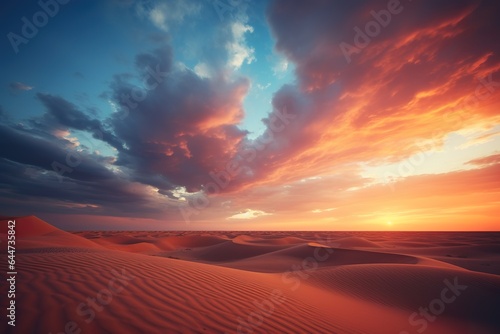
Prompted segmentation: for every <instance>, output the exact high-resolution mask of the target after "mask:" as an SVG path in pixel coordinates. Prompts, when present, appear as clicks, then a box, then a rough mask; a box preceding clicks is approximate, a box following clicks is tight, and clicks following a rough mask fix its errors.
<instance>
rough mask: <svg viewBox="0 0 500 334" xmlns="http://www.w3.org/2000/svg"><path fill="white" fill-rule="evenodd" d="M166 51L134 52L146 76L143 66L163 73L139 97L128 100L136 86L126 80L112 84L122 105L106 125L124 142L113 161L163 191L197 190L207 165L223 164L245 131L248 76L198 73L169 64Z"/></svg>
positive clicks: (213, 167)
mask: <svg viewBox="0 0 500 334" xmlns="http://www.w3.org/2000/svg"><path fill="white" fill-rule="evenodd" d="M170 57H171V54H170V53H169V52H168V51H166V50H157V51H156V52H154V53H148V54H141V55H139V56H138V57H137V65H138V70H139V72H140V73H141V76H143V77H144V78H147V74H148V70H147V68H157V67H158V66H159V68H160V69H161V72H162V73H165V74H164V75H165V82H163V83H161V84H159V85H158V86H157V87H155V88H154V89H151V90H149V91H147V93H146V94H145V95H144V98H143V99H142V100H141V101H136V102H133V101H132V102H131V101H130V98H131V92H132V91H134V89H136V87H134V86H132V85H130V84H128V83H127V82H125V81H123V80H116V81H115V82H114V83H113V85H112V95H113V98H114V101H115V104H116V105H117V106H118V109H119V110H120V111H119V112H117V113H115V114H114V115H113V117H112V118H111V120H110V126H111V127H112V128H113V132H114V134H115V135H116V136H117V137H118V138H119V139H120V140H122V141H123V142H124V145H125V147H126V149H120V150H119V152H118V160H117V165H119V166H123V167H127V168H129V169H130V170H131V171H132V174H133V175H134V177H135V178H136V179H137V180H140V181H141V182H145V183H148V184H151V185H154V186H156V187H158V188H161V189H162V190H163V191H166V190H171V189H174V188H176V187H178V186H183V187H185V188H186V189H187V190H188V191H189V192H195V191H198V190H200V189H201V187H202V185H203V184H206V183H207V182H208V181H209V180H210V178H209V173H210V172H211V171H216V170H220V169H222V168H224V165H225V164H226V162H227V161H229V159H230V158H231V157H232V156H233V155H234V153H235V151H236V150H237V147H238V145H239V143H240V142H241V140H242V139H243V138H244V137H245V135H246V132H244V131H242V130H240V129H239V128H238V127H237V125H238V124H239V122H240V121H241V120H242V118H243V115H244V114H243V107H242V101H243V98H244V96H245V95H246V92H247V91H248V89H249V81H248V80H247V79H245V78H225V77H223V76H220V75H216V76H214V78H202V77H200V76H198V75H196V74H195V73H194V72H192V71H191V70H189V69H186V68H175V67H173V66H172V61H171V58H170ZM150 79H151V78H150ZM124 97H126V98H128V99H129V100H127V99H124ZM153 176H157V177H153Z"/></svg>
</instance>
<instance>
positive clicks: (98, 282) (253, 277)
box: [0, 217, 500, 334]
mask: <svg viewBox="0 0 500 334" xmlns="http://www.w3.org/2000/svg"><path fill="white" fill-rule="evenodd" d="M6 226H7V220H2V221H1V229H0V241H1V243H0V246H1V247H2V253H1V254H2V258H1V259H0V261H1V262H0V272H1V273H2V277H4V276H5V274H6V272H7V271H8V268H7V256H6V248H7V246H6V245H7V234H6V232H7V228H6ZM499 241H500V233H458V232H457V233H451V232H450V233H448V232H446V233H445V232H439V233H438V232H234V231H232V232H231V231H230V232H120V231H117V232H112V231H97V232H94V231H92V232H77V233H68V232H64V231H61V230H59V229H57V228H55V227H53V226H51V225H50V224H48V223H46V222H44V221H42V220H40V219H38V218H36V217H24V218H16V271H17V275H16V290H15V294H16V296H15V302H16V303H15V306H16V322H15V324H16V326H15V327H12V326H10V325H8V324H7V321H8V318H7V317H6V314H7V311H6V308H7V307H8V304H7V303H8V299H7V298H6V296H7V293H8V289H9V285H8V284H6V279H5V278H4V279H2V285H1V288H0V295H1V309H2V310H3V311H2V312H3V313H4V314H2V319H3V320H2V323H1V325H0V332H1V333H23V334H24V333H53V334H56V333H57V334H59V333H68V334H69V333H75V334H77V333H328V334H332V333H380V334H390V333H394V334H411V333H429V334H433V333H435V334H446V333H457V334H461V333H470V334H483V333H484V334H489V333H491V334H498V333H500V276H499V275H500V242H499ZM419 313H420V314H419Z"/></svg>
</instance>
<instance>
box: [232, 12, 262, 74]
mask: <svg viewBox="0 0 500 334" xmlns="http://www.w3.org/2000/svg"><path fill="white" fill-rule="evenodd" d="M230 29H231V33H232V40H231V41H228V42H227V43H226V50H227V53H228V58H229V59H228V65H229V66H230V67H232V68H234V69H239V68H240V67H241V66H242V65H243V64H244V63H246V64H251V63H252V62H254V61H255V60H256V58H255V49H254V48H251V47H249V46H248V45H247V44H246V40H245V34H246V33H252V32H253V27H252V26H250V25H247V24H245V23H243V22H240V21H235V22H233V23H232V24H231V26H230Z"/></svg>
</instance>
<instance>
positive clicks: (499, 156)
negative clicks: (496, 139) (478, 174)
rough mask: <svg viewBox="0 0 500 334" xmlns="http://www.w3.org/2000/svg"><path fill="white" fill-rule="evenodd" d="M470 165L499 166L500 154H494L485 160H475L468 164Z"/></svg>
mask: <svg viewBox="0 0 500 334" xmlns="http://www.w3.org/2000/svg"><path fill="white" fill-rule="evenodd" d="M467 163H468V164H470V165H476V166H482V167H484V166H490V165H497V164H500V154H494V155H490V156H487V157H484V158H479V159H474V160H471V161H469V162H467Z"/></svg>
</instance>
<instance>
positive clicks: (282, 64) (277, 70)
mask: <svg viewBox="0 0 500 334" xmlns="http://www.w3.org/2000/svg"><path fill="white" fill-rule="evenodd" d="M288 65H289V63H288V60H287V59H286V58H281V59H280V60H279V62H278V63H277V64H276V65H274V67H273V73H274V75H279V74H282V73H285V72H286V71H287V70H288Z"/></svg>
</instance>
